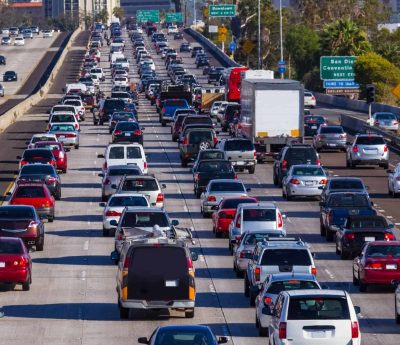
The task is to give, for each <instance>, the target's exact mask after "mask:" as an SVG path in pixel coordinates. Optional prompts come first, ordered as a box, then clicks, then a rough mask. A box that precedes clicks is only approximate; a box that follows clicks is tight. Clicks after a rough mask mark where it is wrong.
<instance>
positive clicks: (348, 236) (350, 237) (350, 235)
mask: <svg viewBox="0 0 400 345" xmlns="http://www.w3.org/2000/svg"><path fill="white" fill-rule="evenodd" d="M344 238H345V239H346V240H347V241H353V240H355V238H356V235H355V234H354V233H352V232H350V233H346V234H344Z"/></svg>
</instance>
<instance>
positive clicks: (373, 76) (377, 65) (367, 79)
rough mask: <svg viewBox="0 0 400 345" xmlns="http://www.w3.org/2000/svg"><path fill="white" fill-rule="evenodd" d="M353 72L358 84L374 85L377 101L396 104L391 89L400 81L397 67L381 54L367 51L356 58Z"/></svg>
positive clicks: (399, 72) (399, 70)
mask: <svg viewBox="0 0 400 345" xmlns="http://www.w3.org/2000/svg"><path fill="white" fill-rule="evenodd" d="M354 72H355V74H356V81H357V82H358V83H359V84H360V85H362V86H365V85H366V84H374V85H375V88H376V101H377V102H381V103H385V104H396V102H397V100H396V98H395V96H394V95H392V93H391V90H392V89H393V88H394V87H395V86H396V85H397V84H398V83H399V82H400V69H399V68H397V67H396V66H394V65H393V64H392V63H390V62H389V61H388V60H386V59H385V58H383V57H382V56H380V55H378V54H376V53H372V52H369V53H366V54H363V55H361V56H359V57H358V58H357V60H356V62H355V64H354ZM364 96H365V95H364Z"/></svg>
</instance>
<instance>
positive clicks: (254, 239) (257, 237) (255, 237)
mask: <svg viewBox="0 0 400 345" xmlns="http://www.w3.org/2000/svg"><path fill="white" fill-rule="evenodd" d="M270 237H283V236H282V234H281V233H280V232H277V231H275V232H269V233H267V234H266V233H250V234H247V235H246V237H245V238H244V239H243V241H242V242H241V243H243V244H244V245H248V246H251V245H256V244H257V243H258V242H261V241H263V240H264V239H265V238H270Z"/></svg>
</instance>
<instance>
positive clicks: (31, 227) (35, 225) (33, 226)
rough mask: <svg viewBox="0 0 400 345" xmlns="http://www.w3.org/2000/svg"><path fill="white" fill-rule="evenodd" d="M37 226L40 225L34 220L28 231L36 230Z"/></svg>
mask: <svg viewBox="0 0 400 345" xmlns="http://www.w3.org/2000/svg"><path fill="white" fill-rule="evenodd" d="M37 225H38V224H37V223H36V222H35V221H33V220H32V221H31V222H30V223H29V225H28V230H32V229H33V228H36V227H37Z"/></svg>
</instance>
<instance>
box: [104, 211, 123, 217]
mask: <svg viewBox="0 0 400 345" xmlns="http://www.w3.org/2000/svg"><path fill="white" fill-rule="evenodd" d="M121 214H122V213H121V212H117V211H107V212H106V217H119V216H120V215H121Z"/></svg>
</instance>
